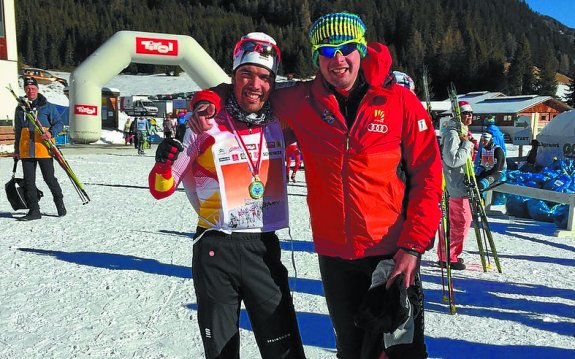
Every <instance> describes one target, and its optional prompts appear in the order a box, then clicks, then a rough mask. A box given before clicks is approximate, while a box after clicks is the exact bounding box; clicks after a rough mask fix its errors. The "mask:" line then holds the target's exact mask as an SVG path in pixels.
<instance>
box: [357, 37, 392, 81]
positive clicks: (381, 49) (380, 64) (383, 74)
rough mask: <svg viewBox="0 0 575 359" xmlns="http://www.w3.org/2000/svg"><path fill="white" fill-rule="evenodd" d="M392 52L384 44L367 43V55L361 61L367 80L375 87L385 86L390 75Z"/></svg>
mask: <svg viewBox="0 0 575 359" xmlns="http://www.w3.org/2000/svg"><path fill="white" fill-rule="evenodd" d="M392 62H393V61H392V60H391V54H390V53H389V49H388V48H387V46H385V45H384V44H381V43H379V42H370V43H368V44H367V56H366V57H364V58H363V59H362V61H361V69H362V70H363V75H364V76H365V80H366V81H367V82H368V83H369V84H370V85H371V86H373V87H381V86H384V85H385V84H386V82H387V80H388V78H389V77H390V75H389V72H390V69H391V64H392Z"/></svg>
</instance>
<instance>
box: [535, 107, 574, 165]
mask: <svg viewBox="0 0 575 359" xmlns="http://www.w3.org/2000/svg"><path fill="white" fill-rule="evenodd" d="M537 141H539V149H538V150H537V159H536V162H537V164H538V165H540V166H548V165H550V164H551V163H552V162H553V158H554V157H557V158H558V159H565V158H575V110H571V111H567V112H563V113H562V114H560V115H559V116H557V117H555V118H554V119H552V120H551V121H550V122H549V123H548V124H547V125H546V126H545V127H544V128H543V129H542V130H541V132H540V133H539V135H537Z"/></svg>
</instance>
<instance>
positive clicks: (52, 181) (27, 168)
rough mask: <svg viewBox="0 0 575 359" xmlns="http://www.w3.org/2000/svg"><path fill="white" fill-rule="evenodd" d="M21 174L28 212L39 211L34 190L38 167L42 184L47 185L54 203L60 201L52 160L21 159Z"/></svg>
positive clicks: (60, 191) (60, 192)
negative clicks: (42, 179)
mask: <svg viewBox="0 0 575 359" xmlns="http://www.w3.org/2000/svg"><path fill="white" fill-rule="evenodd" d="M21 161H22V173H23V174H24V189H25V193H26V202H27V203H28V207H29V208H30V210H40V206H39V204H38V201H39V198H38V191H37V189H36V167H37V166H40V171H41V172H42V177H43V178H44V182H46V184H47V185H48V188H49V189H50V192H51V193H52V197H53V198H54V200H55V201H57V200H61V199H62V198H63V197H64V196H63V195H62V188H61V187H60V184H59V183H58V180H57V179H56V177H55V176H54V160H53V159H52V158H22V159H21Z"/></svg>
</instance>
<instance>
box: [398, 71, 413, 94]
mask: <svg viewBox="0 0 575 359" xmlns="http://www.w3.org/2000/svg"><path fill="white" fill-rule="evenodd" d="M393 77H394V78H395V83H396V84H398V85H401V86H403V87H405V88H406V89H408V90H409V91H411V92H413V93H415V82H414V81H413V79H412V78H411V77H410V76H409V75H407V74H406V73H403V72H400V71H393Z"/></svg>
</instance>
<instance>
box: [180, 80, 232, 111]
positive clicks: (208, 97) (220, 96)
mask: <svg viewBox="0 0 575 359" xmlns="http://www.w3.org/2000/svg"><path fill="white" fill-rule="evenodd" d="M231 86H232V85H230V84H226V83H222V84H219V85H218V86H216V87H213V88H211V89H208V90H202V91H198V92H196V93H195V94H194V97H192V99H191V100H190V108H191V109H192V110H193V109H194V107H195V106H196V105H197V104H198V103H200V102H211V103H213V104H214V105H215V106H216V113H218V112H220V110H221V109H222V108H223V107H224V105H225V101H226V93H227V92H228V91H229V90H230V89H231Z"/></svg>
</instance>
